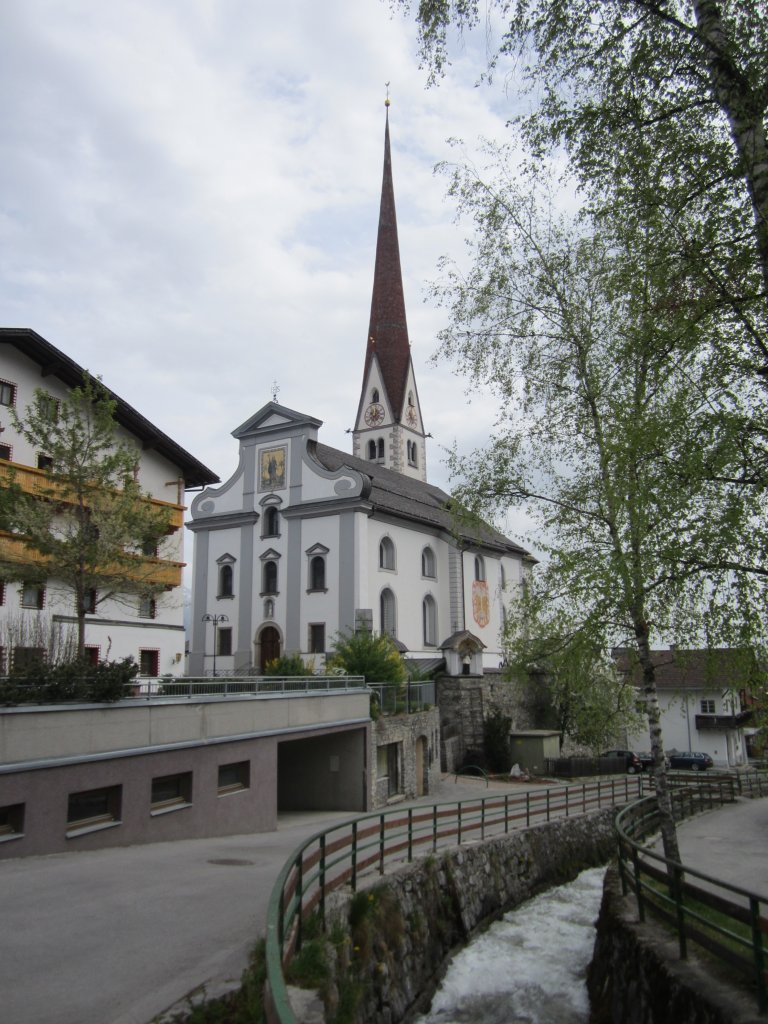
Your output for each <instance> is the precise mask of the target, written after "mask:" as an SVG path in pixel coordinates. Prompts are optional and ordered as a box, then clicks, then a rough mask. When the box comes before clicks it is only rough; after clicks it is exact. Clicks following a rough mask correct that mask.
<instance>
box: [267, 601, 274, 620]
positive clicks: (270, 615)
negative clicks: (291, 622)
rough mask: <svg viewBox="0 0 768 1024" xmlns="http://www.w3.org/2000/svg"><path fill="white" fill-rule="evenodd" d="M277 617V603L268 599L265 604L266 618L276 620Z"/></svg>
mask: <svg viewBox="0 0 768 1024" xmlns="http://www.w3.org/2000/svg"><path fill="white" fill-rule="evenodd" d="M274 617H275V602H274V601H273V600H272V598H271V597H268V598H267V599H266V601H265V602H264V618H265V619H274Z"/></svg>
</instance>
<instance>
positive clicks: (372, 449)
mask: <svg viewBox="0 0 768 1024" xmlns="http://www.w3.org/2000/svg"><path fill="white" fill-rule="evenodd" d="M368 458H369V459H370V460H371V462H373V460H374V459H375V458H376V442H375V441H374V440H370V441H369V442H368Z"/></svg>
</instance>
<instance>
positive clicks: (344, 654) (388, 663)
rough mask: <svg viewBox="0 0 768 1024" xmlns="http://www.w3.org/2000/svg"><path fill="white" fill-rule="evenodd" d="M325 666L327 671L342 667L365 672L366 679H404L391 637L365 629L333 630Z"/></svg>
mask: <svg viewBox="0 0 768 1024" xmlns="http://www.w3.org/2000/svg"><path fill="white" fill-rule="evenodd" d="M326 667H327V669H328V670H329V671H333V670H334V669H338V668H342V669H344V670H345V671H346V672H347V673H349V675H354V676H365V680H366V682H368V683H403V682H405V679H406V672H405V666H404V664H403V659H402V658H401V657H400V653H399V651H398V650H397V648H396V647H395V643H394V641H393V639H392V637H390V636H388V635H387V634H386V633H371V632H368V631H367V630H361V631H359V632H357V633H355V632H353V631H352V630H346V631H344V632H342V633H339V634H337V636H336V638H335V639H334V641H333V645H332V654H331V657H330V658H329V659H328V661H327V662H326Z"/></svg>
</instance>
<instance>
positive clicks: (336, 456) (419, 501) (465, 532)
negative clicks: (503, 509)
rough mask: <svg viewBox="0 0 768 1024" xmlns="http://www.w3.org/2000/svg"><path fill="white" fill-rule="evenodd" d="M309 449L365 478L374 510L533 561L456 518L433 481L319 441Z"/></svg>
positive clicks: (479, 525)
mask: <svg viewBox="0 0 768 1024" xmlns="http://www.w3.org/2000/svg"><path fill="white" fill-rule="evenodd" d="M312 450H313V451H314V454H315V457H316V458H317V460H318V462H320V464H321V465H322V466H324V467H325V468H326V469H330V470H332V471H336V470H339V469H341V468H342V467H344V466H347V467H348V468H350V469H354V470H356V471H357V472H358V473H362V474H363V476H365V477H367V478H368V479H369V480H370V482H371V486H370V492H369V494H368V501H370V503H371V504H372V505H373V507H374V511H380V512H387V513H389V514H391V515H395V516H399V517H401V518H403V519H409V520H411V521H412V522H417V523H422V524H424V525H426V526H432V527H436V528H438V529H440V530H445V531H446V532H447V533H451V534H453V535H455V536H458V538H459V539H460V540H462V541H465V542H466V543H467V544H470V545H473V546H477V547H483V548H486V549H489V550H491V551H495V552H498V553H504V552H506V553H509V554H516V555H523V556H524V558H526V560H530V561H531V562H534V561H535V559H534V557H533V556H532V555H530V554H529V553H528V552H527V551H526V550H525V549H524V548H522V547H520V545H519V544H516V543H515V542H514V541H513V540H510V539H509V538H508V537H505V536H504V534H503V533H500V532H499V531H498V530H496V529H494V528H493V527H492V526H490V525H489V524H488V523H484V522H482V521H479V520H473V521H472V522H471V523H467V522H462V521H460V520H458V519H457V517H456V515H455V512H454V511H453V510H452V505H453V506H454V507H455V502H454V501H453V499H452V498H451V496H450V495H449V494H446V492H445V491H443V490H442V489H441V488H440V487H435V485H434V484H429V483H425V482H424V481H422V480H417V479H415V478H414V477H410V476H406V475H405V474H404V473H398V472H396V471H395V470H393V469H387V468H386V467H385V466H382V465H380V464H379V463H376V462H369V461H368V460H366V459H360V458H357V457H356V456H354V455H350V454H349V453H348V452H342V451H339V449H337V448H330V447H329V446H328V445H325V444H320V443H319V442H317V443H316V444H315V445H314V448H313V449H312Z"/></svg>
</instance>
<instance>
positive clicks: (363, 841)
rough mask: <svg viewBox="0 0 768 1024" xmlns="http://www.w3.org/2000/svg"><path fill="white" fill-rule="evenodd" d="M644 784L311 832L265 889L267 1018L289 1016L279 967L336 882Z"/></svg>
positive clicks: (451, 805) (287, 1021)
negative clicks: (269, 1010)
mask: <svg viewBox="0 0 768 1024" xmlns="http://www.w3.org/2000/svg"><path fill="white" fill-rule="evenodd" d="M646 787H647V779H646V778H645V777H644V776H643V775H634V776H626V777H624V778H621V779H616V778H613V779H600V780H597V781H594V782H587V783H583V784H581V785H572V786H562V787H547V788H546V789H538V790H531V791H528V792H526V793H504V794H498V795H495V796H487V797H479V798H475V799H471V800H459V801H451V802H447V803H439V804H427V805H422V806H417V807H409V808H407V809H403V808H401V809H400V810H390V811H382V812H379V813H375V814H367V815H364V816H362V817H359V818H355V819H353V820H351V821H347V822H343V823H342V824H340V825H336V826H334V827H333V828H330V829H326V830H325V831H322V832H318V833H316V834H315V835H313V836H311V837H310V838H309V839H307V840H306V841H305V842H303V843H302V844H301V845H300V846H299V847H298V848H297V849H296V850H295V851H294V853H293V854H292V855H291V857H290V858H289V859H288V860H287V861H286V863H285V865H284V866H283V868H282V870H281V872H280V874H279V876H278V878H277V881H276V882H275V885H274V887H273V889H272V894H271V896H270V901H269V909H268V913H267V942H266V955H267V982H268V986H269V991H270V995H271V1000H272V1006H273V1009H274V1019H276V1020H277V1021H279V1022H280V1024H296V1021H295V1017H294V1015H293V1012H292V1010H291V1007H290V1004H289V1001H288V994H287V990H286V984H285V978H284V974H283V972H284V969H285V968H286V967H287V966H288V964H289V963H290V962H291V960H292V958H293V956H294V954H295V953H296V952H297V951H298V950H299V949H300V948H301V942H302V929H303V926H304V924H305V922H306V920H307V918H308V917H309V915H310V914H312V913H315V912H317V913H318V914H319V917H320V921H321V924H322V926H323V928H324V927H325V923H326V916H325V915H326V900H327V898H328V896H329V895H330V894H331V893H333V892H334V891H336V890H337V889H340V888H341V887H343V886H349V887H350V888H351V890H352V892H356V891H357V886H358V883H359V881H360V879H361V877H362V876H369V875H371V874H379V875H383V874H384V872H385V870H386V868H387V867H389V866H392V865H393V864H397V863H402V862H410V861H412V860H413V859H414V857H417V856H419V855H426V854H432V853H434V852H435V851H437V850H438V849H441V848H444V847H448V846H456V845H461V844H462V843H467V842H477V841H482V840H484V839H490V838H491V837H492V836H499V835H504V834H506V833H508V832H509V831H510V830H513V829H523V828H529V827H530V826H532V825H537V824H541V823H543V822H547V821H551V820H552V819H554V818H564V817H576V816H577V815H582V814H587V813H589V812H591V811H597V810H599V809H600V808H602V807H608V806H614V805H616V804H623V803H627V802H628V801H630V800H634V799H636V798H638V797H640V796H642V794H643V792H644V791H645V788H646Z"/></svg>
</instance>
